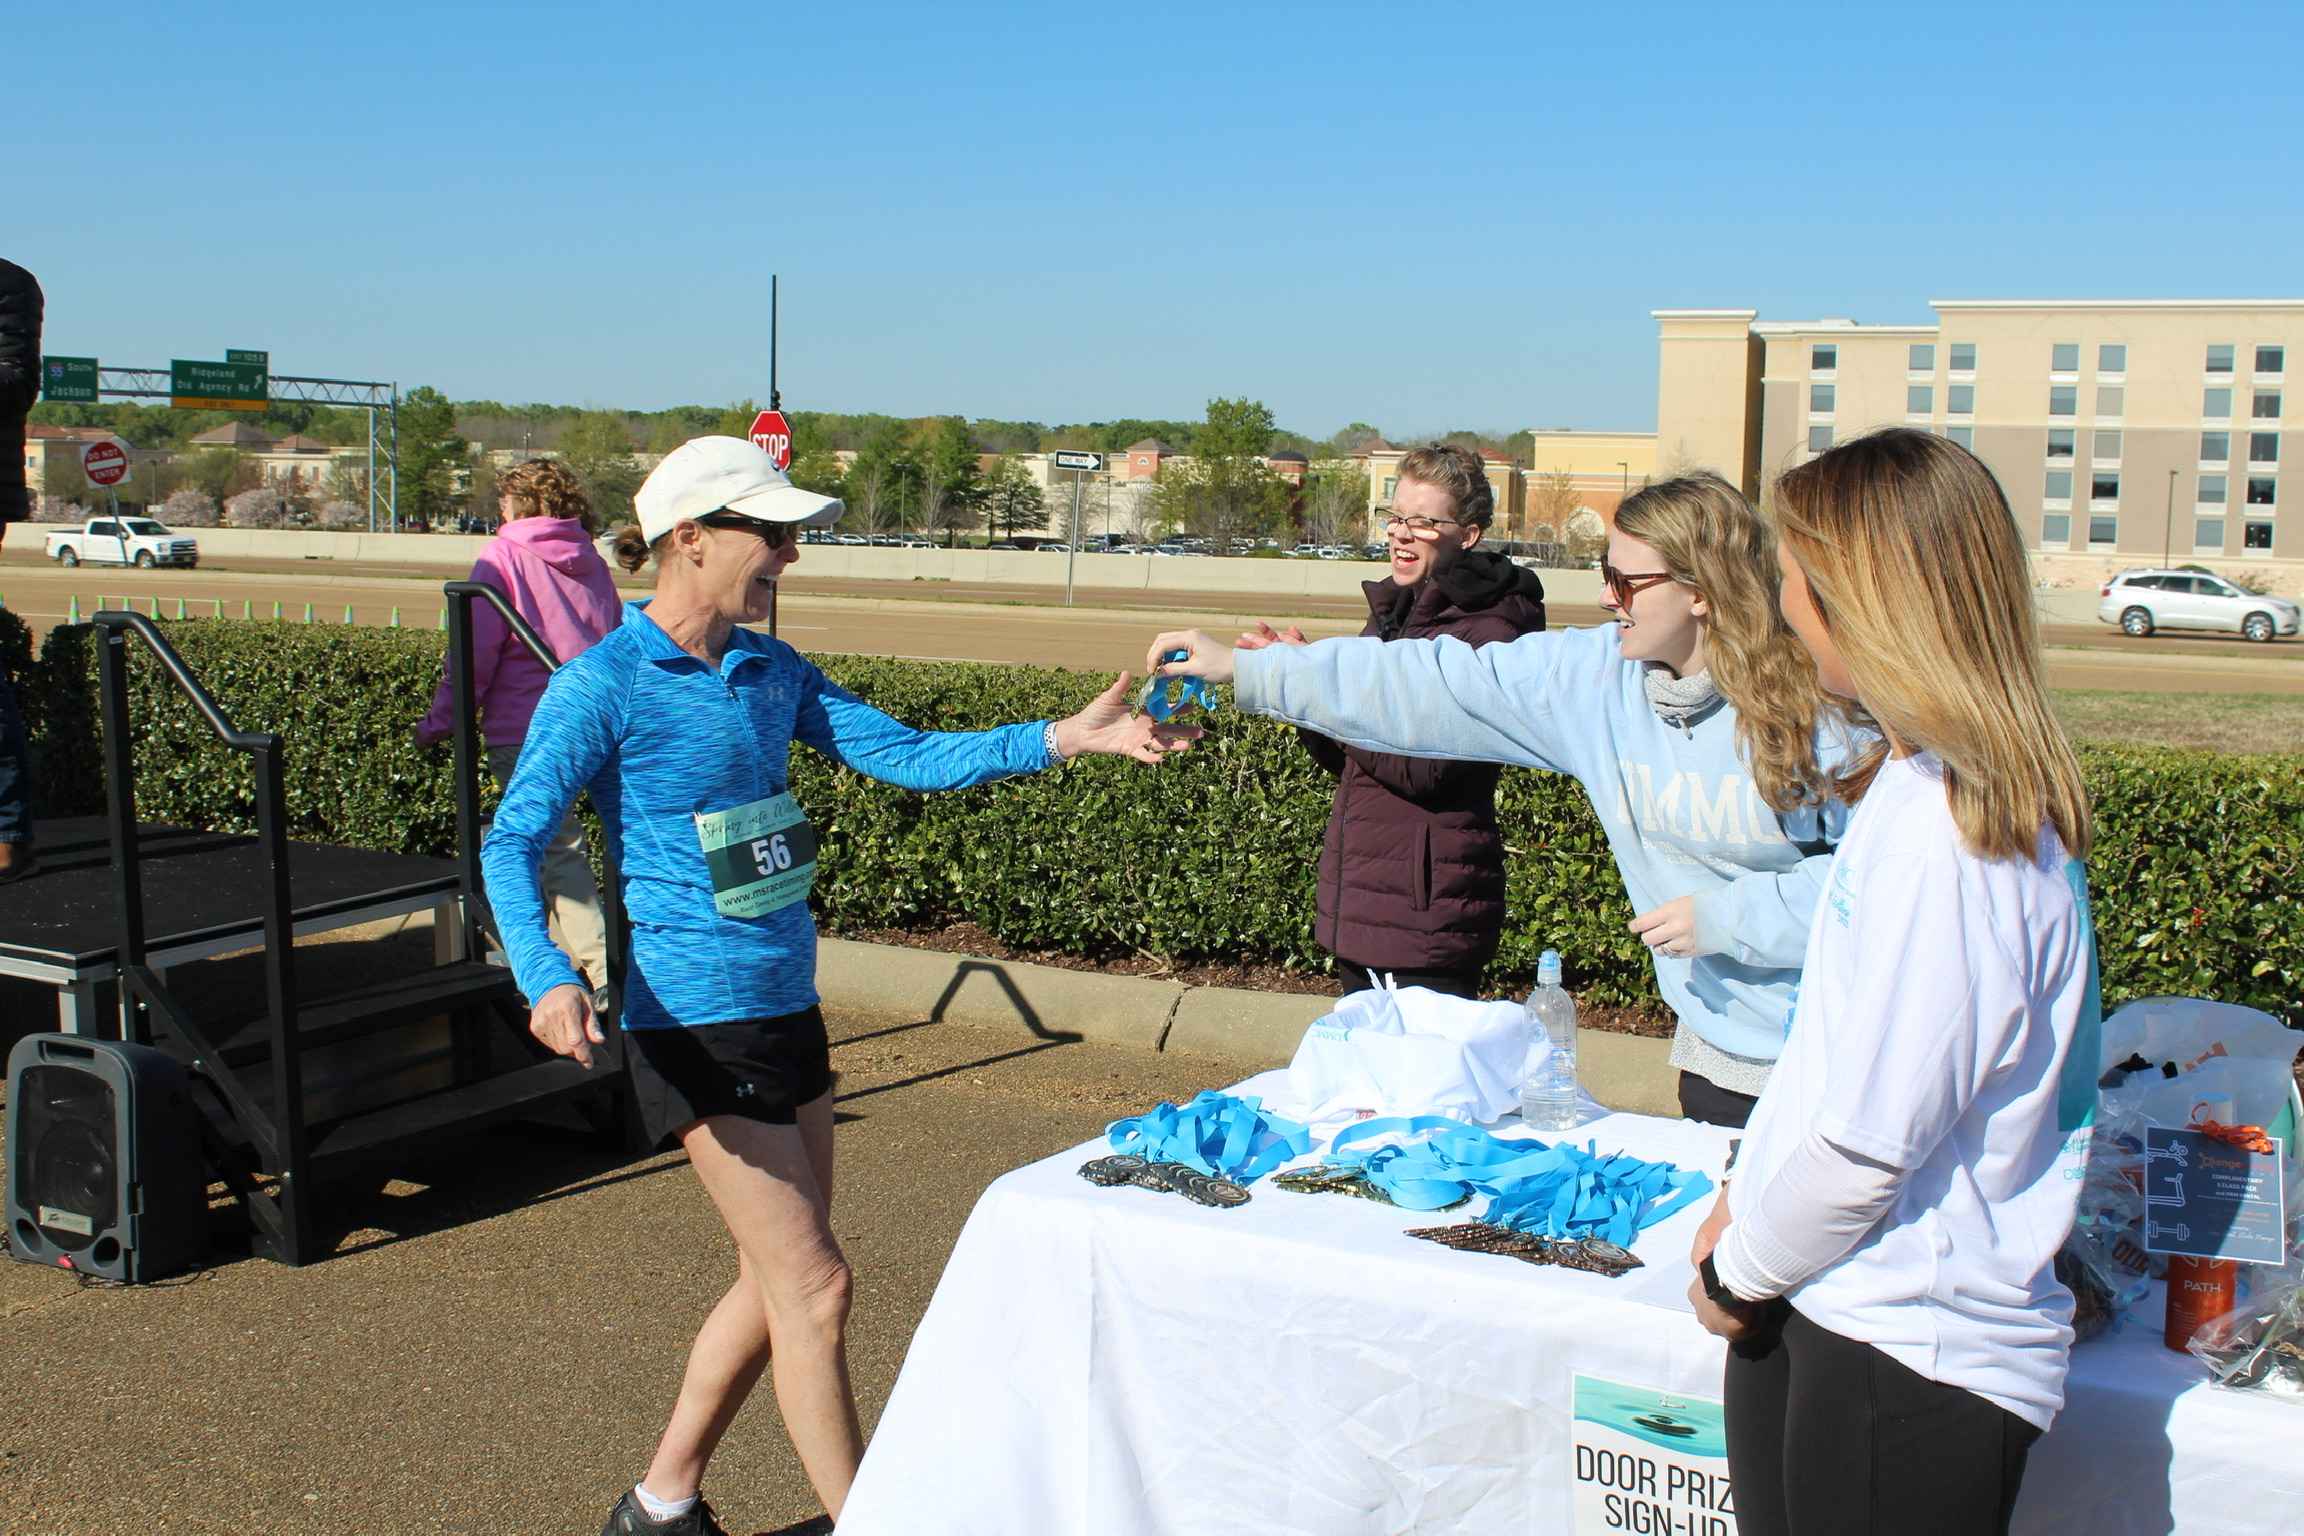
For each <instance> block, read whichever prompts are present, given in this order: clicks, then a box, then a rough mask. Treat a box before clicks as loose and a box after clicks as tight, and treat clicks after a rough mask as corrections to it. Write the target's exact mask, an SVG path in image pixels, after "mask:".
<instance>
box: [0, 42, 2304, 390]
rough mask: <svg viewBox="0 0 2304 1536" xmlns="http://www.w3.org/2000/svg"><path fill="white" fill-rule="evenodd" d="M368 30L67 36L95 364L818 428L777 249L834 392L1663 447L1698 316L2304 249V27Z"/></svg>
mask: <svg viewBox="0 0 2304 1536" xmlns="http://www.w3.org/2000/svg"><path fill="white" fill-rule="evenodd" d="M361 9H362V14H363V17H364V19H362V20H360V21H353V20H349V19H344V8H340V7H335V6H329V5H312V6H301V7H277V6H262V7H258V6H238V7H222V6H184V5H165V6H162V5H151V4H143V3H130V4H124V5H120V6H116V7H111V8H109V9H106V10H104V11H102V12H101V13H100V14H99V13H96V12H91V11H89V10H88V9H87V8H86V7H80V8H72V7H65V6H43V7H39V8H37V9H34V8H31V7H18V8H16V10H15V12H14V14H12V16H11V18H10V20H9V21H8V23H7V30H8V33H9V35H8V36H7V38H6V47H5V52H6V55H7V56H8V58H9V59H10V60H11V61H12V64H11V68H10V70H9V74H10V76H11V78H12V79H13V81H14V83H15V86H14V89H13V91H12V92H11V98H10V99H11V101H12V103H13V105H12V106H11V109H10V111H9V113H8V114H7V121H6V123H5V124H4V125H0V165H5V166H6V167H7V183H8V195H7V199H6V207H7V215H6V227H5V228H4V229H0V254H4V255H6V256H9V257H10V258H12V259H15V260H18V261H21V262H22V263H24V264H25V265H27V266H29V267H31V268H33V269H34V270H35V271H36V272H37V273H38V274H39V275H40V277H41V279H42V280H43V282H44V283H45V285H46V286H47V289H48V293H49V306H50V308H49V350H51V351H58V352H71V353H81V354H90V353H93V354H96V355H98V356H100V357H102V358H104V359H106V360H107V361H114V362H120V363H155V362H157V363H161V364H164V363H165V362H166V361H167V359H168V358H169V357H171V356H184V357H221V356H222V354H223V351H224V349H225V348H227V347H260V348H268V349H269V350H270V351H271V353H272V357H273V367H274V369H275V370H276V371H278V372H282V373H328V374H335V375H338V376H350V377H359V378H380V379H397V380H398V381H400V382H401V383H402V384H403V386H407V385H414V384H418V383H428V384H433V385H435V386H437V387H439V388H441V389H443V390H445V391H446V392H448V393H449V394H450V395H452V396H455V397H457V398H460V399H470V398H494V399H502V400H511V401H518V400H551V401H559V402H570V403H578V404H591V405H615V406H625V407H633V408H648V407H656V406H662V405H669V404H675V403H682V402H704V403H719V402H725V401H728V400H731V399H735V398H739V397H742V396H746V395H757V396H760V397H762V398H765V396H766V394H767V385H768V376H767V340H768V322H767V293H768V273H769V272H770V271H771V270H775V271H779V272H781V273H782V274H783V277H784V299H785V304H784V322H785V324H784V347H783V385H784V394H785V403H786V405H788V406H793V407H812V408H820V409H828V410H884V411H891V412H896V413H899V414H907V415H909V414H920V413H927V412H961V413H965V414H967V415H970V416H1002V417H1017V418H1029V419H1038V420H1042V421H1049V422H1054V421H1059V420H1083V419H1092V418H1111V417H1117V416H1188V417H1196V416H1197V415H1198V414H1199V413H1200V410H1201V407H1202V405H1203V404H1204V403H1205V401H1206V400H1207V398H1208V397H1209V396H1210V395H1213V394H1224V395H1243V394H1244V395H1251V396H1255V397H1258V398H1261V399H1263V400H1265V401H1266V402H1267V403H1269V404H1270V405H1271V406H1272V408H1273V409H1274V411H1275V412H1276V413H1277V415H1278V416H1279V419H1280V421H1281V423H1282V424H1283V425H1285V426H1289V427H1292V428H1295V429H1297V430H1302V431H1307V432H1312V433H1314V434H1325V433H1327V432H1330V431H1333V430H1334V429H1335V428H1337V427H1338V426H1341V425H1342V424H1344V423H1345V422H1347V421H1350V420H1354V419H1360V420H1367V421H1372V422H1374V423H1376V424H1377V425H1378V426H1380V427H1383V428H1385V429H1386V430H1387V431H1390V432H1393V433H1396V434H1405V433H1407V432H1411V431H1417V430H1430V429H1444V428H1449V427H1456V426H1471V427H1484V428H1501V429H1507V430H1509V429H1513V428H1517V427H1521V426H1527V425H1534V424H1541V425H1577V426H1585V427H1642V426H1649V425H1653V422H1654V416H1655V366H1656V364H1655V353H1656V348H1655V328H1654V324H1653V322H1652V321H1651V320H1650V319H1649V317H1648V312H1649V310H1651V309H1653V308H1658V307H1670V306H1713V305H1719V306H1750V307H1755V308H1757V309H1758V310H1759V311H1760V312H1761V314H1762V316H1763V317H1764V318H1778V319H1794V318H1809V317H1814V316H1818V315H1826V314H1830V315H1851V316H1855V317H1856V318H1859V319H1863V320H1872V321H1910V320H1924V319H1926V318H1927V309H1926V304H1927V301H1928V300H1929V299H1931V298H1937V297H1968V298H1977V297H2038V296H2069V297H2089V296H2098V297H2108V296H2137V295H2151V296H2177V295H2181V296H2202V297H2217V296H2255V295H2264V294H2277V295H2292V294H2294V293H2296V292H2297V291H2298V289H2299V285H2300V279H2299V271H2300V270H2304V269H2300V267H2299V263H2298V252H2299V251H2300V250H2304V209H2300V203H2299V198H2300V192H2299V189H2300V188H2304V174H2300V167H2299V164H2298V160H2299V150H2298V142H2299V141H2298V133H2297V128H2298V124H2299V120H2300V116H2304V114H2300V113H2299V105H2300V102H2299V86H2298V75H2297V72H2296V70H2295V69H2294V67H2293V65H2294V61H2295V59H2296V58H2297V56H2298V47H2299V44H2300V43H2304V20H2300V19H2299V18H2300V17H2304V8H2299V7H2297V6H2295V5H2294V4H2292V3H2290V4H2285V5H2251V4H2238V5H2225V6H2220V7H2215V8H2212V9H2211V10H2209V11H2206V12H2200V11H2196V10H2191V9H2188V8H2180V7H2176V6H2142V5H2131V4H2123V3H2120V0H2104V3H2100V4H2098V5H2095V6H2093V7H2076V8H2070V9H2064V8H2058V9H2056V10H2055V11H2053V12H2051V11H2047V10H2038V11H2035V10H2033V9H2032V8H2028V7H2025V6H2022V5H2010V4H2005V3H2003V4H1994V5H1965V4H1958V5H1938V6H1933V7H1896V8H1887V7H1866V6H1858V5H1850V4H1847V3H1846V0H1841V3H1837V4H1833V5H1718V4H1705V5H1700V6H1698V5H1685V6H1684V5H1676V4H1675V5H1598V6H1582V7H1576V8H1574V9H1573V11H1572V12H1571V13H1570V14H1567V15H1565V16H1560V15H1547V14H1546V13H1547V12H1551V11H1553V10H1555V8H1554V7H1549V6H1534V5H1528V4H1525V3H1522V4H1497V5H1458V6H1451V5H1436V6H1420V7H1413V6H1387V7H1382V8H1373V7H1358V6H1342V5H1319V6H1311V5H1305V6H1280V5H1266V4H1255V3H1249V4H1240V3H1237V0H1235V3H1232V4H1227V5H1222V6H1202V5H1198V4H1185V5H1179V6H1168V7H1152V8H1138V7H1129V8H1126V9H1120V10H1115V11H1114V12H1113V13H1112V14H1111V16H1110V18H1109V19H1099V18H1098V17H1097V15H1096V14H1095V13H1094V12H1093V11H1091V10H1090V9H1088V8H1084V7H1065V8H1061V9H1057V8H1040V7H1027V6H1018V5H1006V6H994V7H971V6H952V5H934V6H914V5H904V6H873V5H816V6H810V5H798V6H773V7H767V6H762V7H742V8H739V7H720V8H703V9H698V8H693V7H669V8H666V7H651V6H641V5H633V4H629V3H625V4H617V5H596V4H569V5H559V6H553V7H548V8H547V7H526V6H506V7H467V6H464V5H441V4H431V3H418V4H403V5H397V6H393V7H386V8H383V9H380V10H377V9H369V8H361ZM707 15H709V16H712V17H713V18H714V21H713V24H712V25H710V26H701V25H699V24H698V22H697V21H696V20H695V19H694V18H698V17H703V16H707ZM366 18H373V19H366Z"/></svg>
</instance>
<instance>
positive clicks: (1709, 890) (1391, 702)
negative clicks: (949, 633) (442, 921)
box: [1149, 473, 1846, 1125]
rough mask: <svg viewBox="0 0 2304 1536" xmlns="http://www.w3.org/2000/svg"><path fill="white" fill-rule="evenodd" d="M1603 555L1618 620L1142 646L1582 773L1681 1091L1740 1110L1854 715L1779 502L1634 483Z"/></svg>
mask: <svg viewBox="0 0 2304 1536" xmlns="http://www.w3.org/2000/svg"><path fill="white" fill-rule="evenodd" d="M1602 572H1603V575H1604V576H1605V578H1606V581H1607V588H1608V590H1607V595H1606V596H1605V597H1604V598H1603V599H1602V606H1603V607H1605V608H1607V609H1608V610H1609V612H1611V613H1612V614H1614V615H1615V619H1616V622H1615V624H1614V625H1613V626H1611V627H1609V628H1606V629H1584V630H1552V631H1548V632H1546V633H1543V634H1536V635H1524V636H1522V637H1521V638H1520V639H1518V640H1514V641H1511V642H1509V643H1506V644H1500V645H1488V646H1482V647H1480V648H1479V649H1477V650H1475V649H1474V648H1472V647H1471V646H1468V645H1465V644H1463V643H1461V642H1459V641H1453V640H1449V639H1446V638H1442V639H1438V640H1429V641H1395V642H1393V643H1391V644H1384V643H1382V642H1379V641H1372V640H1359V639H1355V640H1328V641H1323V642H1321V643H1319V644H1317V645H1265V646H1263V647H1261V648H1243V649H1240V650H1238V651H1234V650H1231V649H1229V648H1225V647H1221V646H1219V645H1217V644H1216V643H1215V642H1214V641H1212V640H1210V639H1209V638H1208V637H1207V636H1206V635H1203V634H1199V633H1197V632H1180V633H1176V634H1167V635H1162V636H1161V637H1160V638H1159V639H1158V640H1157V641H1156V642H1154V645H1153V654H1152V658H1151V661H1150V663H1149V664H1150V665H1153V666H1157V667H1159V668H1160V670H1161V671H1163V672H1164V673H1166V674H1167V675H1169V676H1186V675H1191V676H1198V677H1202V678H1206V679H1208V680H1209V681H1212V682H1224V681H1232V682H1234V683H1235V684H1236V687H1237V697H1238V700H1239V704H1240V707H1241V708H1242V709H1243V710H1247V711H1250V712H1252V713H1256V714H1262V715H1269V716H1271V717H1272V718H1274V719H1277V720H1284V721H1286V722H1288V723H1289V724H1292V725H1300V726H1306V727H1309V728H1310V729H1312V730H1316V731H1320V732H1322V733H1324V734H1326V735H1328V736H1331V737H1334V738H1336V739H1337V740H1339V741H1344V742H1348V743H1350V744H1351V745H1353V746H1357V747H1362V748H1366V749H1368V750H1370V751H1376V752H1396V753H1401V754H1404V755H1407V756H1416V757H1438V758H1454V759H1461V760H1467V761H1474V762H1497V763H1514V764H1519V765H1521V766H1524V767H1530V768H1542V769H1546V770H1548V771H1551V772H1554V773H1565V774H1568V775H1570V776H1571V777H1573V778H1574V779H1575V780H1576V781H1577V782H1578V783H1580V784H1582V785H1583V786H1584V792H1585V794H1586V795H1587V796H1588V797H1590V799H1591V802H1592V808H1593V810H1594V811H1596V812H1597V813H1598V814H1599V817H1600V822H1601V825H1602V826H1603V827H1604V828H1605V829H1606V831H1607V834H1608V845H1609V849H1610V851H1611V852H1613V853H1614V855H1615V858H1616V868H1617V870H1618V872H1619V873H1620V874H1621V875H1622V876H1623V879H1624V888H1625V892H1626V894H1627V895H1628V896H1629V897H1630V898H1631V901H1632V907H1633V910H1634V911H1635V912H1636V913H1638V914H1639V915H1638V916H1636V917H1635V918H1634V919H1633V920H1632V929H1633V931H1634V932H1635V933H1637V934H1639V935H1640V937H1641V938H1642V939H1643V940H1644V941H1645V942H1646V943H1647V944H1648V946H1649V949H1650V952H1651V954H1652V956H1653V958H1654V961H1655V967H1656V985H1657V988H1658V990H1659V991H1661V992H1662V993H1663V996H1664V1000H1665V1002H1666V1003H1668V1004H1669V1005H1670V1006H1671V1008H1672V1011H1673V1013H1674V1014H1675V1015H1677V1017H1678V1019H1679V1023H1680V1029H1679V1034H1678V1036H1677V1037H1676V1038H1675V1040H1674V1041H1673V1047H1672V1062H1673V1064H1674V1065H1675V1066H1677V1067H1679V1068H1680V1102H1681V1107H1682V1109H1683V1111H1684V1112H1685V1113H1687V1114H1688V1115H1689V1116H1690V1117H1691V1118H1694V1119H1699V1120H1706V1121H1710V1122H1713V1123H1715V1124H1725V1125H1742V1124H1743V1123H1744V1119H1745V1117H1746V1116H1747V1115H1749V1114H1750V1113H1751V1108H1752V1104H1753V1102H1754V1101H1755V1099H1756V1098H1757V1097H1758V1095H1759V1092H1760V1089H1761V1088H1762V1087H1764V1086H1765V1085H1766V1082H1767V1076H1768V1068H1769V1066H1770V1064H1772V1063H1773V1062H1774V1061H1775V1060H1776V1057H1777V1055H1778V1053H1779V1052H1780V1051H1781V1050H1782V1049H1783V1044H1784V1036H1785V1029H1786V1023H1787V1020H1788V1018H1789V1015H1790V1011H1791V1003H1792V999H1793V996H1794V994H1795V993H1796V992H1797V990H1798V987H1799V981H1800V958H1801V954H1802V952H1803V951H1804V950H1805V948H1806V947H1807V942H1808V927H1809V918H1810V916H1811V914H1812V913H1813V912H1814V911H1815V907H1816V898H1817V894H1818V892H1819V890H1820V889H1821V887H1822V884H1823V878H1824V872H1825V868H1826V866H1827V865H1828V864H1829V863H1830V862H1831V851H1832V847H1833V845H1834V844H1835V843H1836V842H1837V841H1838V839H1839V835H1840V828H1841V826H1842V825H1843V823H1844V821H1845V808H1844V807H1843V806H1842V805H1841V804H1840V803H1839V802H1838V801H1837V800H1835V799H1832V798H1830V786H1831V778H1830V770H1831V768H1832V766H1833V764H1834V763H1836V762H1838V761H1839V760H1840V759H1841V758H1842V757H1844V756H1845V755H1846V749H1845V745H1844V732H1843V731H1842V730H1841V729H1840V728H1838V726H1837V717H1836V716H1833V715H1832V714H1831V712H1830V711H1829V710H1828V707H1827V705H1826V703H1825V701H1824V697H1823V695H1822V694H1821V693H1820V691H1819V690H1818V688H1817V685H1816V676H1815V669H1814V666H1813V664H1812V663H1811V662H1810V660H1809V658H1808V656H1807V654H1806V652H1805V651H1804V650H1803V649H1802V647H1801V646H1800V643H1799V641H1798V640H1797V639H1795V638H1794V637H1793V635H1792V633H1791V631H1790V630H1789V629H1787V628H1786V627H1785V625H1784V622H1783V620H1782V617H1781V616H1780V615H1779V614H1778V613H1777V611H1776V581H1777V574H1776V554H1775V548H1774V542H1773V540H1772V539H1771V537H1770V535H1769V532H1768V528H1767V525H1766V524H1765V523H1763V522H1762V521H1761V519H1760V516H1759V514H1758V513H1756V512H1755V511H1753V509H1752V507H1751V505H1750V503H1748V502H1746V501H1745V500H1744V498H1743V497H1742V496H1741V495H1739V494H1737V492H1736V490H1735V488H1734V487H1732V486H1730V485H1729V484H1728V483H1727V482H1726V481H1724V480H1722V479H1721V478H1720V477H1719V476H1717V475H1713V474H1708V473H1701V474H1692V475H1683V476H1679V477H1677V478H1675V479H1671V480H1666V481H1663V482H1661V483H1660V484H1657V485H1652V486H1649V487H1647V488H1645V489H1643V490H1641V491H1640V492H1639V493H1637V494H1636V495H1634V496H1633V497H1632V498H1631V499H1630V500H1628V501H1626V502H1625V503H1624V505H1623V507H1622V508H1620V509H1619V510H1618V512H1617V514H1616V526H1615V528H1614V530H1613V532H1612V533H1611V534H1610V536H1609V540H1608V559H1607V561H1606V562H1605V563H1604V564H1603V566H1602ZM1180 649H1181V650H1184V651H1187V652H1188V653H1189V654H1188V655H1187V656H1186V657H1185V658H1184V659H1183V660H1181V661H1177V662H1170V663H1162V662H1161V660H1160V658H1161V657H1162V656H1163V655H1167V654H1173V653H1174V652H1175V651H1177V650H1180Z"/></svg>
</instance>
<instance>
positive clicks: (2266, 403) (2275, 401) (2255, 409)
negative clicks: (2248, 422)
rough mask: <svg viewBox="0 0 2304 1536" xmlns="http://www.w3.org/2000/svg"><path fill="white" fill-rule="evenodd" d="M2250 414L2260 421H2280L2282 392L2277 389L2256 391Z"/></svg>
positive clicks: (2249, 408)
mask: <svg viewBox="0 0 2304 1536" xmlns="http://www.w3.org/2000/svg"><path fill="white" fill-rule="evenodd" d="M2248 414H2249V415H2251V416H2253V417H2255V418H2256V419H2257V420H2258V421H2278V420H2279V419H2280V391H2278V390H2276V389H2260V390H2258V391H2256V398H2255V400H2254V401H2252V402H2250V404H2249V407H2248Z"/></svg>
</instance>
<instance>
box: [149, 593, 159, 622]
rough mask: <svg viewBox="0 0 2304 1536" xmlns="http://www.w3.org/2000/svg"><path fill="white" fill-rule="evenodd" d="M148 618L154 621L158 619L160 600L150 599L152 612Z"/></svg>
mask: <svg viewBox="0 0 2304 1536" xmlns="http://www.w3.org/2000/svg"><path fill="white" fill-rule="evenodd" d="M150 617H152V618H155V619H156V618H158V617H160V599H158V598H157V597H155V598H153V599H152V612H151V615H150Z"/></svg>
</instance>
